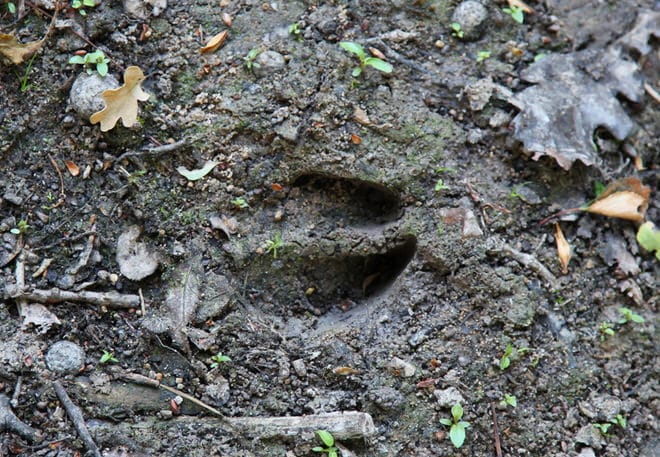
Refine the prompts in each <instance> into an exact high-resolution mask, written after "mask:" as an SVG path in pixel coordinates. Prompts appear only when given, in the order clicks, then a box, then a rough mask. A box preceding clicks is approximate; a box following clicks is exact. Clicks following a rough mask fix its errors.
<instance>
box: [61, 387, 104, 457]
mask: <svg viewBox="0 0 660 457" xmlns="http://www.w3.org/2000/svg"><path fill="white" fill-rule="evenodd" d="M53 387H54V388H55V393H56V394H57V398H59V399H60V403H62V406H64V409H66V413H67V414H68V416H69V419H71V422H73V426H74V427H75V428H76V431H77V432H78V436H80V439H82V440H83V442H84V443H85V446H86V447H87V449H88V450H89V451H91V452H92V454H93V455H94V457H101V451H99V448H98V447H97V446H96V443H95V442H94V440H93V439H92V435H90V434H89V430H88V429H87V425H86V424H85V418H84V417H83V414H82V411H81V409H80V408H78V407H77V406H76V405H75V404H74V403H73V402H72V401H71V399H70V398H69V395H68V394H67V393H66V390H65V389H64V387H63V386H62V384H61V383H60V382H59V381H53Z"/></svg>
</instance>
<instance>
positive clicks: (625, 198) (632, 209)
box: [586, 178, 651, 222]
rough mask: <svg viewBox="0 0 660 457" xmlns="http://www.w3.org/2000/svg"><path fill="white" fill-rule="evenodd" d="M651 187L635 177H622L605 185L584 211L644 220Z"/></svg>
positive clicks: (639, 220) (638, 220)
mask: <svg viewBox="0 0 660 457" xmlns="http://www.w3.org/2000/svg"><path fill="white" fill-rule="evenodd" d="M650 195H651V189H649V188H648V187H647V186H644V185H642V182H641V181H640V180H639V179H637V178H624V179H620V180H618V181H615V182H613V183H611V184H610V185H608V186H607V188H606V189H605V190H604V191H603V193H602V194H600V196H599V197H598V199H597V200H596V201H594V202H593V203H592V204H591V205H589V206H588V207H587V208H586V211H588V212H590V213H593V214H600V215H602V216H608V217H618V218H620V219H627V220H630V221H635V222H641V221H642V220H644V214H646V208H647V207H648V204H649V196H650Z"/></svg>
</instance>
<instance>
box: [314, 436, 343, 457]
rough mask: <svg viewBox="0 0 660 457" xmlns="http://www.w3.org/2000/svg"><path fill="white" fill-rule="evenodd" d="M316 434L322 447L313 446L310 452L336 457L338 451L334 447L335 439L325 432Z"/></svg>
mask: <svg viewBox="0 0 660 457" xmlns="http://www.w3.org/2000/svg"><path fill="white" fill-rule="evenodd" d="M316 434H317V435H318V437H319V438H320V439H321V441H323V446H315V447H313V448H312V451H313V452H323V453H326V454H328V457H337V456H338V454H337V451H339V449H338V448H337V447H336V446H335V437H334V436H332V434H331V433H330V432H329V431H327V430H317V431H316ZM324 446H325V447H324Z"/></svg>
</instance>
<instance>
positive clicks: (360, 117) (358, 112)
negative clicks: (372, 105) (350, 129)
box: [353, 106, 371, 125]
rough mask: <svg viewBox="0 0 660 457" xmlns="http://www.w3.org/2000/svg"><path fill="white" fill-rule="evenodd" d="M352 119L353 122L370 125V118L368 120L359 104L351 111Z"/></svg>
mask: <svg viewBox="0 0 660 457" xmlns="http://www.w3.org/2000/svg"><path fill="white" fill-rule="evenodd" d="M353 119H355V122H357V123H358V124H362V125H371V120H369V116H367V113H366V111H364V110H363V109H362V108H360V107H359V106H358V107H356V108H355V111H354V112H353Z"/></svg>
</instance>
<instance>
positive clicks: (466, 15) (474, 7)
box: [451, 0, 488, 41]
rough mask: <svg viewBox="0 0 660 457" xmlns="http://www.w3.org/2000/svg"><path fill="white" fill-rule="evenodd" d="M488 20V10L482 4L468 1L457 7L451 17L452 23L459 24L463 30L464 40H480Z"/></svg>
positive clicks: (471, 0)
mask: <svg viewBox="0 0 660 457" xmlns="http://www.w3.org/2000/svg"><path fill="white" fill-rule="evenodd" d="M486 19H488V10H487V9H486V7H485V6H484V5H482V4H481V3H479V2H477V1H474V0H467V1H465V2H463V3H461V4H460V5H458V6H457V7H456V9H455V10H454V14H453V15H452V17H451V20H452V22H458V23H459V24H460V25H461V30H463V38H462V39H463V40H466V41H474V40H477V39H479V37H480V36H481V34H482V33H483V31H484V28H485V27H484V26H485V24H486Z"/></svg>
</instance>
